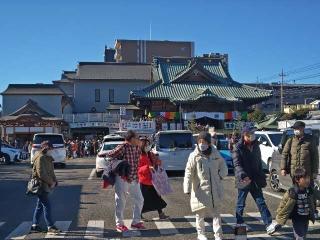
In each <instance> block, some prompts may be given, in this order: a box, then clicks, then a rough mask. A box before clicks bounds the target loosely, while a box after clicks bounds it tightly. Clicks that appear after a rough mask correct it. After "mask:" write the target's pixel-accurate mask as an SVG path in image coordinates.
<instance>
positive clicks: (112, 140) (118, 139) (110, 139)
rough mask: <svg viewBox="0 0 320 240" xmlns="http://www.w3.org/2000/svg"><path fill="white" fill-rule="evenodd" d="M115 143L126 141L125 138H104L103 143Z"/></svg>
mask: <svg viewBox="0 0 320 240" xmlns="http://www.w3.org/2000/svg"><path fill="white" fill-rule="evenodd" d="M115 141H124V138H123V137H118V138H117V137H111V138H104V139H103V142H115Z"/></svg>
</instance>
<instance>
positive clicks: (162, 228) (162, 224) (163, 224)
mask: <svg viewBox="0 0 320 240" xmlns="http://www.w3.org/2000/svg"><path fill="white" fill-rule="evenodd" d="M154 224H155V225H156V226H157V228H158V230H159V232H160V233H161V234H162V235H174V234H179V232H178V230H177V229H176V227H175V226H174V225H173V223H172V222H171V221H163V220H161V221H155V222H154Z"/></svg>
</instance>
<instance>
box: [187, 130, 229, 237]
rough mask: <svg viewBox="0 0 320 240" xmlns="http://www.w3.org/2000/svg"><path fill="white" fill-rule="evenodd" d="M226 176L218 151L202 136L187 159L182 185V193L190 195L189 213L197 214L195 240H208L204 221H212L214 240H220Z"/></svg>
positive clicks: (225, 168)
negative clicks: (224, 179)
mask: <svg viewBox="0 0 320 240" xmlns="http://www.w3.org/2000/svg"><path fill="white" fill-rule="evenodd" d="M227 175H228V168H227V165H226V163H225V161H224V159H223V158H222V157H221V155H220V153H219V151H218V150H217V148H216V147H215V146H214V145H212V144H211V135H210V134H209V133H207V132H201V133H200V134H199V136H198V140H197V147H196V148H195V150H194V151H193V152H192V153H191V154H190V156H189V159H188V163H187V166H186V169H185V176H184V182H183V190H184V193H186V194H191V197H190V204H191V210H192V212H194V213H196V229H197V233H198V240H207V237H206V235H205V223H204V218H205V217H212V218H213V222H212V225H213V232H214V236H215V239H216V240H220V239H222V227H221V218H220V211H219V205H220V204H221V203H222V202H223V185H222V182H221V180H222V179H223V178H224V177H225V176H227Z"/></svg>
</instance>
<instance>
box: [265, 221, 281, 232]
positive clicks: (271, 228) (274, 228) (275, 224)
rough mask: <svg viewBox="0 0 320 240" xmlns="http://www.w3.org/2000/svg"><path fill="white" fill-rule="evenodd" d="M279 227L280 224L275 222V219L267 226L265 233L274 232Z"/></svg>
mask: <svg viewBox="0 0 320 240" xmlns="http://www.w3.org/2000/svg"><path fill="white" fill-rule="evenodd" d="M280 228H281V225H280V224H279V223H277V221H273V222H272V223H271V224H270V225H269V226H268V227H267V229H266V230H267V233H268V234H269V235H272V234H274V233H275V232H276V231H278V230H279V229H280Z"/></svg>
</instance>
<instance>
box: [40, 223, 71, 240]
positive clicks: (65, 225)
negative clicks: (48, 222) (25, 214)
mask: <svg viewBox="0 0 320 240" xmlns="http://www.w3.org/2000/svg"><path fill="white" fill-rule="evenodd" d="M54 225H55V226H56V227H57V228H58V229H59V230H61V233H59V234H57V235H50V234H47V235H46V236H45V238H50V239H52V238H65V235H66V233H67V231H68V230H69V227H70V225H71V221H56V222H55V223H54Z"/></svg>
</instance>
